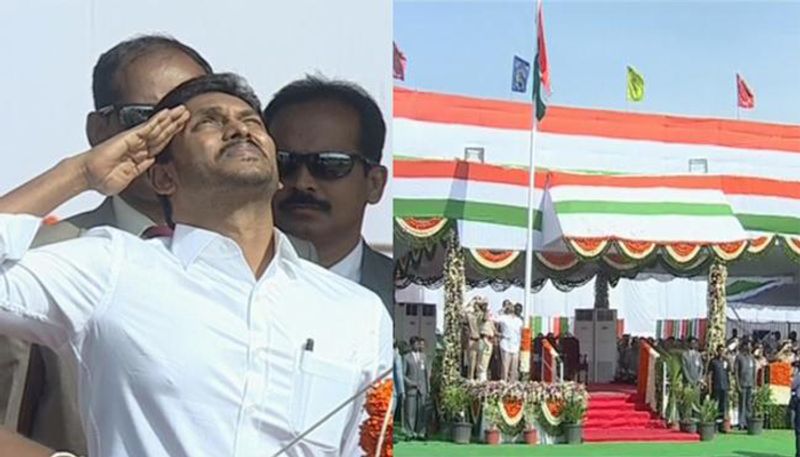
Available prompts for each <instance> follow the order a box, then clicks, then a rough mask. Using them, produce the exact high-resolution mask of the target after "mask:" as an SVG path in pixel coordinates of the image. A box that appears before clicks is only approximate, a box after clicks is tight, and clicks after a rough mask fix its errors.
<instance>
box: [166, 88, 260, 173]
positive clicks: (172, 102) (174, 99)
mask: <svg viewBox="0 0 800 457" xmlns="http://www.w3.org/2000/svg"><path fill="white" fill-rule="evenodd" d="M211 92H220V93H223V94H228V95H231V96H233V97H236V98H239V99H241V100H243V101H244V102H245V103H247V104H248V105H250V107H251V108H253V111H255V112H256V113H260V112H261V102H260V101H259V99H258V96H257V95H256V93H255V91H254V90H253V88H252V87H250V85H249V84H248V83H247V80H245V79H244V78H243V77H241V76H239V75H237V74H234V73H212V74H208V75H203V76H198V77H196V78H193V79H190V80H188V81H184V82H183V83H181V84H180V85H179V86H178V87H176V88H174V89H172V90H171V91H170V92H169V93H168V94H167V95H165V96H164V98H162V99H161V100H160V101H159V102H158V104H157V105H156V106H155V109H153V115H155V114H156V113H158V112H159V111H161V110H164V109H168V108H175V107H176V106H179V105H183V104H185V103H186V102H188V101H189V100H191V99H193V98H194V97H197V96H198V95H202V94H207V93H211ZM171 157H172V156H171V154H169V151H168V150H166V151H164V152H163V153H161V154H159V155H158V159H157V160H158V162H159V163H164V162H168V161H169V160H170V158H171Z"/></svg>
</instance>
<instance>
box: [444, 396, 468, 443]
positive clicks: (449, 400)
mask: <svg viewBox="0 0 800 457" xmlns="http://www.w3.org/2000/svg"><path fill="white" fill-rule="evenodd" d="M470 402H471V399H470V396H469V394H468V393H467V389H466V388H465V387H464V386H463V385H462V384H451V385H449V386H447V387H445V388H444V391H443V392H442V412H443V413H444V415H445V418H446V419H447V420H448V421H449V422H450V423H451V428H450V432H451V434H452V438H453V442H454V443H456V444H469V439H470V435H471V434H472V423H470V422H469V421H468V420H467V409H468V408H469V406H470Z"/></svg>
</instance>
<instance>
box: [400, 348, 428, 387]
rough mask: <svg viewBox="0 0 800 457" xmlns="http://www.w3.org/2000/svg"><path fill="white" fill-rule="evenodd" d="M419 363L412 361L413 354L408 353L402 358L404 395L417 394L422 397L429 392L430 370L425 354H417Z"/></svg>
mask: <svg viewBox="0 0 800 457" xmlns="http://www.w3.org/2000/svg"><path fill="white" fill-rule="evenodd" d="M419 357H420V361H419V362H417V361H415V360H414V353H413V352H409V353H408V354H406V355H405V356H403V380H404V381H405V388H406V395H408V396H413V395H416V394H417V393H419V394H420V395H422V396H423V397H427V396H428V392H430V369H431V367H430V366H429V364H428V360H427V359H426V357H425V353H420V354H419Z"/></svg>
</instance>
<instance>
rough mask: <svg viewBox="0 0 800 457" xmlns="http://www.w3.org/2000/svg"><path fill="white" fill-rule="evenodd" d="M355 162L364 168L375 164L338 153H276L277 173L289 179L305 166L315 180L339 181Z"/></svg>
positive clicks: (349, 154)
mask: <svg viewBox="0 0 800 457" xmlns="http://www.w3.org/2000/svg"><path fill="white" fill-rule="evenodd" d="M356 162H362V163H363V164H364V166H365V167H373V166H375V165H377V163H376V162H374V161H372V160H370V159H367V158H366V157H363V156H361V155H358V154H351V153H346V152H338V151H325V152H315V153H311V154H298V153H296V152H288V151H278V172H279V173H280V175H281V177H282V178H286V177H289V176H291V175H293V174H295V173H297V170H299V169H300V167H301V166H303V165H305V166H306V168H307V169H308V172H309V173H311V176H313V177H315V178H317V179H326V180H332V179H341V178H344V177H345V176H347V175H348V174H349V173H350V172H351V171H352V170H353V167H354V166H355V164H356Z"/></svg>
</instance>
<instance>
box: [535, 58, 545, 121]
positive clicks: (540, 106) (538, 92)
mask: <svg viewBox="0 0 800 457" xmlns="http://www.w3.org/2000/svg"><path fill="white" fill-rule="evenodd" d="M533 103H534V106H535V109H536V120H537V121H541V120H542V118H543V117H544V113H545V112H546V111H547V106H545V104H544V100H542V73H541V68H540V67H539V54H538V53H537V54H536V57H535V58H534V59H533Z"/></svg>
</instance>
